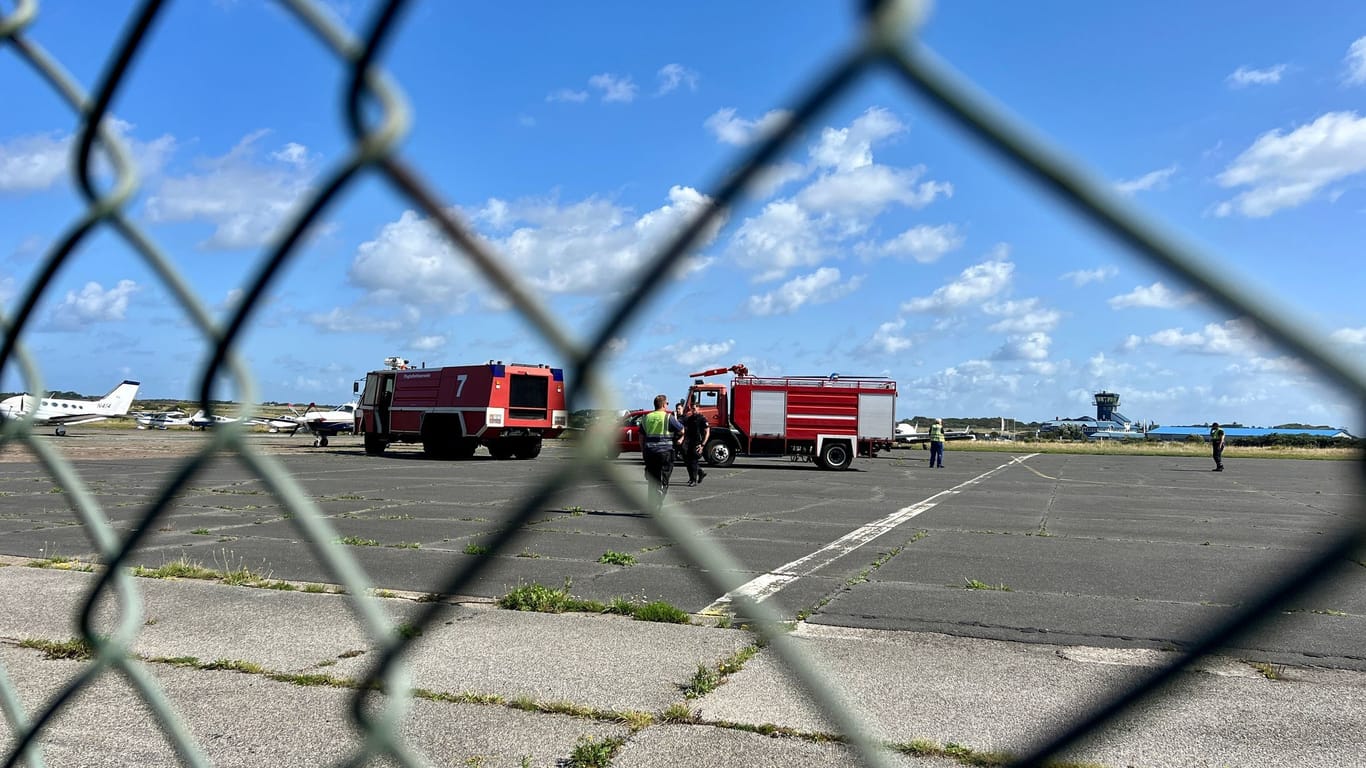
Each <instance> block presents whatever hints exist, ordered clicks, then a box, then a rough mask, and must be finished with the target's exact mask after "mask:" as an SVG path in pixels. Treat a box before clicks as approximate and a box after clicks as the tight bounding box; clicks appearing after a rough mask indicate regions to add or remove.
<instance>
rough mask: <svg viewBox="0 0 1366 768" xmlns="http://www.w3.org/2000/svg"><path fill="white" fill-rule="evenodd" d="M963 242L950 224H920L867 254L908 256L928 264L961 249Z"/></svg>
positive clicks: (870, 249)
mask: <svg viewBox="0 0 1366 768" xmlns="http://www.w3.org/2000/svg"><path fill="white" fill-rule="evenodd" d="M964 240H965V238H964V237H963V236H962V235H961V234H959V233H958V228H957V227H955V226H954V225H952V224H941V225H940V226H937V227H932V226H929V225H924V224H922V225H920V226H915V227H911V228H910V229H908V230H906V231H905V232H902V233H901V234H899V235H897V236H896V237H894V238H892V239H891V240H887V241H885V242H883V243H880V244H878V245H876V246H873V247H871V248H869V249H868V253H869V254H870V255H874V256H898V257H905V256H909V257H910V258H912V259H915V260H916V261H918V262H920V263H922V264H929V263H931V262H935V261H938V260H939V258H940V257H941V256H943V255H944V254H946V253H949V252H951V251H955V250H957V249H959V248H961V247H962V246H963V242H964Z"/></svg>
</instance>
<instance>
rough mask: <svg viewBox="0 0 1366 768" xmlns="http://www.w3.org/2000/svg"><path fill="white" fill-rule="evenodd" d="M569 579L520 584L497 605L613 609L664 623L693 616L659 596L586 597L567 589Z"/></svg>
mask: <svg viewBox="0 0 1366 768" xmlns="http://www.w3.org/2000/svg"><path fill="white" fill-rule="evenodd" d="M570 584H571V582H570V580H569V579H568V578H566V579H565V580H564V586H563V587H560V588H558V589H553V588H551V587H547V586H545V585H544V584H538V583H535V582H533V583H531V584H519V585H518V586H517V587H515V588H514V589H512V590H511V591H510V592H508V593H507V594H506V595H503V596H502V597H500V598H498V607H499V608H506V609H508V610H513V611H533V612H536V613H569V612H575V613H616V614H620V615H622V616H630V617H631V618H633V619H635V620H637V621H656V622H662V623H666V624H690V623H692V616H691V615H690V614H689V613H688V612H687V611H685V610H683V609H681V608H678V607H677V606H674V605H671V604H669V603H666V602H664V601H662V600H654V601H649V602H646V601H644V600H643V599H642V600H631V599H628V598H624V597H614V598H612V600H611V602H610V603H607V604H603V603H600V602H598V601H597V600H585V599H582V598H577V597H574V596H573V595H572V594H570V592H569V587H570Z"/></svg>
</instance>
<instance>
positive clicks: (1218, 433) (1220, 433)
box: [1209, 421, 1224, 472]
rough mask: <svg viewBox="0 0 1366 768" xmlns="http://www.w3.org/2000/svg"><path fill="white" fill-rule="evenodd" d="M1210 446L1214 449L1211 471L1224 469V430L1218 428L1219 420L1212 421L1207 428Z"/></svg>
mask: <svg viewBox="0 0 1366 768" xmlns="http://www.w3.org/2000/svg"><path fill="white" fill-rule="evenodd" d="M1209 443H1210V448H1211V449H1213V451H1214V469H1212V470H1210V471H1211V472H1223V471H1224V430H1222V429H1220V428H1219V422H1217V421H1216V422H1214V423H1213V424H1211V425H1210V428H1209Z"/></svg>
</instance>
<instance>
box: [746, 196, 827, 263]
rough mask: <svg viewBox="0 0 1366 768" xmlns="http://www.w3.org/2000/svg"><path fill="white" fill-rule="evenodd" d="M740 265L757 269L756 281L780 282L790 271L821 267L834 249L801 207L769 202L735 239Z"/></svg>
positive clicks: (783, 202)
mask: <svg viewBox="0 0 1366 768" xmlns="http://www.w3.org/2000/svg"><path fill="white" fill-rule="evenodd" d="M730 249H731V251H732V253H733V255H734V257H735V260H736V263H738V264H739V265H740V266H742V267H745V268H746V269H752V270H756V271H757V272H758V273H759V274H758V275H757V276H756V277H755V280H757V281H760V282H763V281H768V280H777V279H779V278H781V277H782V276H783V275H785V274H787V271H788V270H789V269H794V268H800V267H812V266H815V265H817V264H820V263H821V262H822V261H824V260H825V258H826V257H827V256H829V255H831V253H833V249H832V248H831V247H830V246H829V245H828V244H827V243H826V241H825V238H824V237H823V236H822V235H821V232H820V228H819V226H818V225H817V223H816V222H815V221H814V220H813V219H812V218H811V217H810V216H808V215H807V212H806V211H805V210H803V209H802V207H801V206H800V205H797V204H796V203H794V202H791V201H787V200H780V201H778V202H773V203H769V204H768V205H766V206H764V210H763V212H762V213H760V214H759V215H758V216H755V217H752V218H749V219H746V220H745V223H743V224H741V225H740V228H739V229H738V230H736V233H735V236H734V237H733V238H732V239H731V244H730Z"/></svg>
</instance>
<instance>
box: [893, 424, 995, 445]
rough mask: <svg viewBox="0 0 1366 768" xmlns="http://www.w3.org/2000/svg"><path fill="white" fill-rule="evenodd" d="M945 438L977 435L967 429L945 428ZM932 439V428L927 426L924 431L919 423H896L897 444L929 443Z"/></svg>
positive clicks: (965, 438)
mask: <svg viewBox="0 0 1366 768" xmlns="http://www.w3.org/2000/svg"><path fill="white" fill-rule="evenodd" d="M944 439H945V440H976V439H977V436H976V435H974V434H972V432H970V431H969V430H966V429H945V430H944ZM929 441H930V428H929V427H926V428H925V431H924V432H921V431H920V427H919V425H918V424H907V423H905V422H898V423H897V425H896V443H897V445H911V444H914V443H928V442H929Z"/></svg>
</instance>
